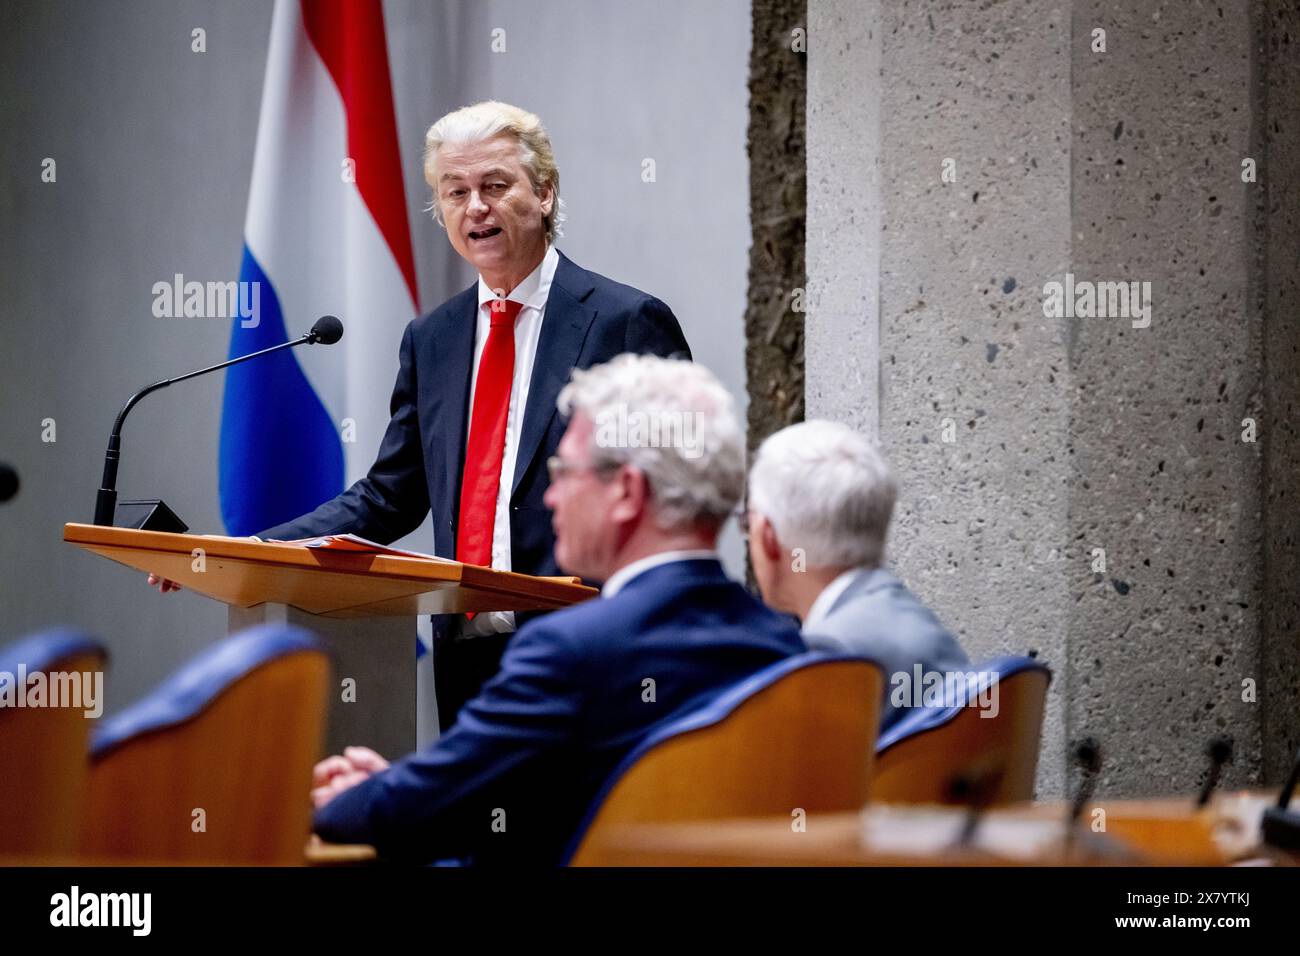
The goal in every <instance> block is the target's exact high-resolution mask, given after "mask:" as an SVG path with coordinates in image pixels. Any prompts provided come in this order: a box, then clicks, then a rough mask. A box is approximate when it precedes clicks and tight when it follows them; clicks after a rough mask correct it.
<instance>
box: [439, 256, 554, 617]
mask: <svg viewBox="0 0 1300 956" xmlns="http://www.w3.org/2000/svg"><path fill="white" fill-rule="evenodd" d="M559 264H560V254H559V253H558V252H556V250H555V247H554V246H547V248H546V255H544V256H543V257H542V261H541V263H540V264H539V265H538V266H537V268H536V269H534V270H533V271H532V272H530V273H529V274H528V276H527V278H525V279H524V280H523V281H522V282H520V283H519V285H517V286H515V287H514V288H513V289H512V290H511V291H510V294H509V295H507V296H506V299H507V300H508V301H511V302H520V303H522V304H523V308H522V309H520V310H519V317H518V318H517V319H515V376H514V379H513V381H512V382H511V384H510V404H509V407H508V409H507V411H506V442H505V451H504V453H503V454H502V456H501V484H500V486H499V488H498V490H497V506H496V515H495V519H494V521H493V524H492V567H494V568H496V569H498V570H501V571H509V570H511V567H510V492H511V491H512V486H513V485H514V481H515V461H516V460H517V459H518V457H519V431H520V429H521V428H523V424H524V410H525V409H526V408H527V407H528V389H529V386H530V385H531V384H532V380H533V360H534V359H535V358H536V357H537V342H538V340H539V339H540V338H541V334H542V322H543V321H544V320H545V318H546V300H547V298H548V297H549V296H550V294H551V282H552V281H553V280H554V279H555V269H556V267H557V266H558V265H559ZM496 298H498V295H497V293H496V292H495V291H494V290H493V289H490V288H489V287H488V284H487V283H486V282H485V281H483V277H482V276H479V278H478V323H477V325H476V327H475V331H474V364H473V365H472V366H471V369H472V371H471V372H470V381H469V408H468V409H466V416H465V435H466V438H467V439H468V436H469V429H470V425H471V423H472V420H473V417H474V394H475V390H476V389H477V388H478V367H479V362H481V361H482V359H483V349H484V347H485V346H486V345H487V337H488V330H489V329H490V328H491V303H492V301H493V300H494V299H496ZM514 629H515V615H514V612H513V611H492V612H491V613H485V614H476V615H474V620H472V621H463V622H462V626H461V633H462V634H464V635H474V634H502V633H506V632H508V631H513V630H514Z"/></svg>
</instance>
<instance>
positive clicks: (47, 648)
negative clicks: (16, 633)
mask: <svg viewBox="0 0 1300 956" xmlns="http://www.w3.org/2000/svg"><path fill="white" fill-rule="evenodd" d="M80 654H98V655H99V656H100V657H101V658H105V659H107V657H108V652H107V651H106V650H105V649H104V645H103V644H100V643H99V641H97V640H95V639H94V638H93V637H91V636H90V635H89V634H87V633H86V632H85V631H80V630H77V629H76V628H74V627H58V628H52V629H51V630H48V631H41V632H40V633H38V634H33V635H31V636H30V637H24V638H22V639H20V640H17V641H14V642H13V643H12V644H6V645H5V646H4V647H0V671H5V672H7V673H9V674H17V673H18V668H19V667H20V666H22V667H26V669H27V672H28V673H34V672H36V671H47V670H51V669H53V667H54V665H55V664H57V663H59V662H60V661H66V660H67V659H68V658H70V657H75V656H77V655H80Z"/></svg>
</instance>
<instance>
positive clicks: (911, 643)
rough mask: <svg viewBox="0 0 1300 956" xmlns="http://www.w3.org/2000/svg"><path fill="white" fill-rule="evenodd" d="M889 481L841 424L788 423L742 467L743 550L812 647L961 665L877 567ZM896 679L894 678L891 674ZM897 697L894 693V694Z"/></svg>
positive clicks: (945, 635) (888, 665) (900, 661)
mask: <svg viewBox="0 0 1300 956" xmlns="http://www.w3.org/2000/svg"><path fill="white" fill-rule="evenodd" d="M896 494H897V488H896V486H895V484H894V478H893V476H892V475H891V474H890V471H889V466H888V465H886V464H885V461H884V459H883V458H881V456H880V454H879V453H878V452H877V451H876V449H875V448H874V447H873V446H872V444H871V443H870V442H869V441H867V439H866V438H865V437H863V436H862V435H860V434H858V433H857V432H855V431H854V430H853V429H851V428H849V427H848V426H846V425H841V424H839V423H836V422H829V421H808V422H803V423H802V424H798V425H791V426H790V427H788V428H783V429H782V430H781V431H779V432H777V433H776V434H774V435H772V436H771V437H769V438H768V439H767V440H766V441H765V442H763V444H762V445H761V446H760V447H759V450H758V455H757V457H756V458H755V461H754V465H753V468H752V469H751V470H750V474H749V505H748V519H747V521H748V529H749V555H750V560H751V562H752V564H753V567H754V577H755V578H756V579H757V580H758V586H759V590H760V591H762V593H763V598H764V599H765V600H766V601H767V603H768V604H770V605H771V606H772V607H774V608H777V609H779V610H782V611H788V612H790V613H792V614H794V615H796V616H797V617H798V618H800V619H801V620H802V621H803V635H804V640H805V641H806V642H807V644H808V646H809V647H810V648H815V649H823V650H831V651H839V652H842V653H849V654H856V655H859V656H861V657H869V658H871V659H873V660H875V661H876V662H877V663H879V664H880V665H881V667H882V668H883V669H884V672H885V690H886V694H885V709H884V713H883V716H882V721H881V726H882V728H884V727H888V726H890V725H891V724H892V723H893V722H894V721H895V720H896V719H897V718H898V717H899V716H901V715H902V713H903V711H904V710H905V707H903V706H894V703H893V702H892V701H891V699H890V698H891V696H894V695H891V694H890V692H889V691H890V688H891V681H892V679H893V678H894V675H904V677H903V678H899V679H900V680H902V679H905V680H907V681H911V680H912V675H913V673H914V668H915V667H916V665H918V664H919V665H920V666H921V669H922V672H923V673H928V672H930V671H938V672H950V671H956V670H959V669H962V668H963V666H964V665H966V664H968V663H969V662H968V660H967V657H966V654H965V652H964V651H962V649H961V646H960V645H959V644H958V643H957V640H956V638H954V637H953V636H952V635H951V634H950V633H949V632H948V631H947V629H946V628H944V626H943V625H942V624H940V623H939V619H938V618H937V617H935V615H934V612H932V611H931V610H930V609H929V608H928V607H926V606H925V605H924V604H922V603H921V602H920V601H919V600H918V599H917V598H916V596H915V595H914V594H912V592H911V591H909V590H908V589H907V587H906V586H905V585H904V584H903V582H902V581H900V580H899V579H898V578H897V577H895V576H894V575H893V574H891V573H890V572H889V571H887V570H885V568H884V559H885V537H886V535H887V534H888V532H889V520H890V517H891V516H892V515H893V512H894V499H895V497H896ZM893 683H896V682H893ZM900 699H901V698H900Z"/></svg>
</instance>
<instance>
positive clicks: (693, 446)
mask: <svg viewBox="0 0 1300 956" xmlns="http://www.w3.org/2000/svg"><path fill="white" fill-rule="evenodd" d="M557 405H558V407H559V409H560V413H561V414H562V415H566V416H568V415H571V414H573V413H574V412H579V411H580V412H582V413H583V414H585V415H586V416H587V417H588V418H590V419H591V421H592V424H593V426H594V429H593V433H592V444H591V455H592V464H604V463H615V464H629V465H632V466H633V467H635V468H637V469H638V470H640V471H641V473H642V474H644V475H645V477H646V481H647V483H648V484H649V487H650V494H651V497H652V499H653V501H654V509H655V521H656V524H657V525H658V526H659V527H660V528H661V529H663V530H665V531H676V530H681V529H684V528H687V527H691V526H693V525H696V524H700V523H704V524H709V525H714V526H718V527H721V525H722V523H723V522H724V521H726V520H727V517H728V515H730V514H731V512H732V510H733V509H734V508H735V507H736V502H738V501H739V500H740V496H741V495H742V494H743V493H744V490H745V431H744V428H743V427H742V426H741V423H740V419H739V418H738V417H737V413H736V404H735V401H734V400H733V399H732V397H731V395H730V393H729V392H728V391H727V390H726V389H725V388H723V386H722V383H721V382H719V381H718V379H717V378H716V377H715V376H714V375H713V373H712V372H710V371H709V370H708V369H706V368H705V367H704V366H702V365H697V364H695V363H694V362H689V361H685V360H681V359H665V358H659V357H658V356H654V355H633V354H630V353H629V354H624V355H619V356H617V357H616V358H614V359H612V360H611V361H609V362H606V363H605V364H604V365H596V366H593V367H592V368H589V369H586V370H582V369H575V370H574V372H573V380H572V381H571V382H570V383H569V384H568V385H566V386H565V387H564V389H563V391H561V392H560V397H559V400H558V402H557Z"/></svg>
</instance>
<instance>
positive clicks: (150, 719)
mask: <svg viewBox="0 0 1300 956" xmlns="http://www.w3.org/2000/svg"><path fill="white" fill-rule="evenodd" d="M329 671H330V668H329V660H328V657H327V652H326V651H325V649H324V646H323V645H322V644H321V642H319V641H318V640H317V639H316V638H315V637H314V636H313V635H311V634H310V633H308V632H307V631H304V630H301V629H299V628H294V627H284V626H275V625H267V626H262V627H257V628H253V629H251V630H248V631H244V632H242V633H240V634H236V635H234V636H232V637H229V638H226V639H225V640H223V641H221V642H219V643H217V644H215V645H213V646H212V647H210V648H208V649H206V650H205V651H203V652H202V653H200V654H199V655H197V656H196V657H195V658H194V659H193V660H191V661H189V662H188V663H187V664H185V665H184V666H183V667H181V668H180V669H179V670H178V671H176V672H175V673H174V674H172V675H171V676H170V677H168V678H167V679H166V680H165V681H164V682H163V683H162V684H161V685H160V686H159V687H158V688H157V689H155V690H154V691H153V692H151V693H150V694H148V695H147V696H145V697H144V698H143V699H141V700H139V701H137V702H136V703H135V704H133V705H131V706H129V707H127V708H126V709H125V710H123V711H121V712H120V713H118V714H117V715H116V716H114V717H112V718H110V719H108V720H105V721H104V722H103V723H102V724H101V725H100V727H99V728H98V730H97V732H96V733H95V734H94V737H93V739H92V742H91V754H90V779H89V788H88V796H87V813H86V826H85V830H84V833H83V839H82V850H83V852H84V853H85V854H86V855H87V856H89V857H96V858H109V859H120V858H135V859H147V860H156V861H160V862H177V861H186V862H205V863H299V862H301V861H302V852H303V846H304V844H305V842H306V839H307V836H308V833H309V831H310V822H311V821H310V818H311V805H310V800H309V793H310V787H311V769H312V766H313V764H314V763H315V762H316V761H317V760H319V759H320V755H321V753H320V752H321V744H322V739H323V733H324V726H325V716H326V701H327V695H328V693H329V680H330V678H329Z"/></svg>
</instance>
